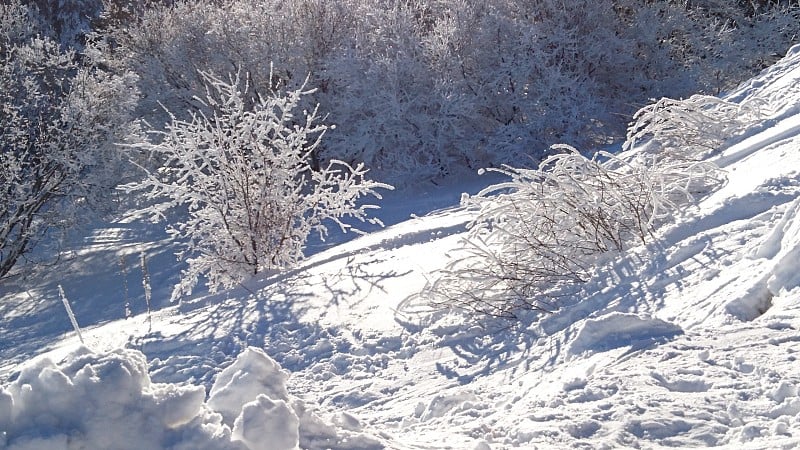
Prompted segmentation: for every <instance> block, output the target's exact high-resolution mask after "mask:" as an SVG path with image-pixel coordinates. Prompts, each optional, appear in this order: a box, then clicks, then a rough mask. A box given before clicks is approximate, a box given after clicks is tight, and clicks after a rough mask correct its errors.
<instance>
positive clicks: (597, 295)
mask: <svg viewBox="0 0 800 450" xmlns="http://www.w3.org/2000/svg"><path fill="white" fill-rule="evenodd" d="M727 99H728V100H730V101H734V102H739V103H742V104H744V103H747V104H750V105H756V104H757V105H759V107H760V108H761V109H762V111H763V112H764V113H765V118H764V120H763V121H762V122H760V123H759V124H757V125H756V126H754V127H751V128H749V129H748V130H746V132H745V133H744V134H742V135H739V136H734V137H731V139H730V140H729V142H727V143H726V144H725V146H724V147H723V148H721V149H719V151H717V152H715V153H714V156H713V157H711V160H712V161H713V162H715V163H716V164H718V165H719V166H720V167H721V168H722V169H723V170H724V171H725V176H726V181H725V183H724V185H722V186H721V187H720V188H719V189H718V190H716V191H715V192H713V193H712V194H711V195H709V196H708V197H706V198H704V199H702V201H700V202H699V204H697V205H696V206H694V207H691V208H688V209H687V210H686V211H684V214H683V215H682V216H681V217H678V218H676V220H675V221H674V222H673V223H672V224H670V225H667V226H665V227H663V228H662V229H660V230H659V231H658V233H657V234H658V238H659V239H658V240H657V241H656V242H655V243H653V244H652V245H648V246H647V247H640V248H635V249H633V250H632V251H629V252H627V253H625V254H622V255H619V257H617V258H611V259H610V260H609V261H608V262H605V263H602V264H600V263H598V266H597V267H596V268H595V271H594V277H593V278H592V280H590V281H589V282H588V283H587V284H586V286H585V288H584V289H583V292H582V293H581V295H580V296H577V297H575V298H573V299H571V300H567V301H565V302H564V306H563V307H562V308H561V309H560V310H558V311H556V312H554V313H552V314H545V315H531V316H530V317H526V318H523V320H522V321H521V322H520V323H518V324H515V326H505V327H502V326H500V324H496V325H495V326H494V327H492V328H491V329H487V328H484V327H481V326H479V325H475V324H473V323H471V322H465V321H464V320H463V317H462V316H460V315H458V314H455V313H448V312H436V311H431V310H430V308H429V307H427V306H426V304H425V298H421V297H420V296H419V295H418V294H419V292H421V291H422V289H423V287H424V286H425V285H426V283H427V282H428V280H429V279H430V277H431V276H432V274H434V273H435V271H436V270H438V269H441V268H443V267H444V266H445V264H447V262H448V253H449V252H451V251H453V250H454V249H457V248H458V247H459V245H460V239H462V237H463V233H464V226H465V224H466V223H467V222H469V220H470V219H471V218H472V214H473V213H472V212H470V211H467V210H464V209H462V208H459V207H457V206H453V207H451V208H441V207H443V206H445V205H456V204H457V199H458V196H459V194H460V192H461V190H465V189H471V190H473V191H474V189H475V185H474V184H472V183H474V182H472V181H471V182H470V184H472V185H470V186H467V185H466V184H463V185H456V186H450V187H447V188H444V187H438V188H433V187H431V188H430V189H427V190H426V189H422V188H418V189H417V190H416V191H414V192H413V193H409V191H405V192H401V193H391V194H389V195H388V199H387V201H386V203H385V207H384V208H385V209H384V212H383V214H384V216H385V219H386V220H385V221H386V222H387V223H393V225H391V226H389V227H387V228H386V229H384V230H380V231H375V232H372V233H371V234H368V235H366V236H363V237H359V238H357V239H354V240H350V241H347V242H344V241H337V242H342V243H337V244H336V245H328V246H327V247H323V246H322V245H318V246H317V249H318V252H317V253H316V254H314V255H313V256H312V257H310V258H309V259H308V260H307V261H306V262H305V264H303V266H302V267H299V268H297V269H296V270H291V271H288V272H287V273H284V274H281V275H278V276H271V277H266V278H263V279H254V280H251V281H249V282H248V283H247V284H246V285H244V286H242V287H241V288H238V289H234V290H231V291H227V292H223V293H221V294H217V295H214V296H208V295H207V296H198V297H195V298H192V299H188V300H186V301H183V302H182V303H181V304H180V305H167V304H165V299H166V298H167V297H168V295H169V289H170V287H171V286H170V284H171V283H173V282H174V281H175V277H176V273H177V271H178V270H180V266H179V265H176V264H175V263H174V262H173V261H172V259H171V256H170V250H169V246H168V245H167V244H168V243H167V242H165V240H164V236H163V235H160V234H159V233H158V232H155V231H153V230H152V229H149V228H146V227H143V226H142V225H135V224H122V223H120V224H115V225H112V226H108V227H106V228H103V229H100V230H97V232H96V233H95V234H94V235H93V236H91V237H90V238H87V239H86V241H85V242H83V243H82V244H80V245H77V246H76V247H75V248H74V249H73V251H72V253H71V256H70V257H69V258H67V259H66V260H65V261H63V262H62V263H60V265H58V266H55V267H54V268H52V269H45V270H41V271H38V272H35V273H30V274H27V276H26V277H24V278H20V279H13V280H10V282H8V283H6V284H5V285H4V286H2V287H0V296H2V298H0V381H2V382H3V386H4V387H3V389H2V390H0V447H2V448H11V449H51V448H53V449H61V448H68V449H78V448H81V449H83V448H98V449H100V448H102V449H144V448H147V449H159V448H171V449H172V448H174V449H225V448H241V449H245V448H249V449H286V448H295V447H297V446H299V447H300V448H309V449H321V448H333V449H378V448H388V449H440V448H452V449H481V450H483V449H503V448H534V447H537V448H620V447H629V448H658V447H690V446H691V447H711V446H723V447H727V448H737V449H738V448H794V447H797V446H800V362H798V361H797V358H798V357H800V331H798V330H800V217H799V216H798V211H800V46H798V47H794V48H793V49H792V50H790V51H789V53H788V54H787V57H786V58H785V59H784V60H782V61H781V62H779V63H778V64H776V65H775V66H773V67H771V68H769V69H768V70H766V71H765V72H764V73H763V74H761V75H760V76H759V77H756V78H755V79H753V80H751V81H750V82H748V83H745V84H744V85H742V87H741V88H740V89H738V90H737V91H735V92H733V93H731V94H729V95H728V96H727ZM484 182H485V181H484ZM404 202H405V203H404ZM437 208H440V209H437ZM431 210H433V212H430V213H428V214H425V215H420V216H417V215H419V214H422V213H423V212H428V211H431ZM411 213H414V214H417V215H415V216H413V217H409V215H410V214H411ZM141 252H145V253H146V255H147V259H146V261H147V264H148V266H149V272H150V279H151V284H152V286H153V305H152V308H153V311H152V313H150V314H147V313H146V311H145V306H144V300H143V288H142V284H141V279H142V272H141V268H140V267H141V266H140V263H139V255H140V253H141ZM121 256H125V258H121ZM123 267H124V268H125V269H124V270H123ZM59 284H60V285H62V286H63V289H64V292H65V294H66V296H67V297H68V298H69V300H70V302H71V303H72V304H73V307H74V309H75V313H76V316H77V320H78V322H79V323H80V324H81V325H83V330H82V335H83V339H84V345H81V344H80V343H79V341H78V337H77V335H76V334H75V333H74V332H72V328H71V325H70V322H69V318H68V316H67V314H66V313H65V312H64V310H63V307H62V305H61V300H60V298H59V296H58V290H57V286H58V285H59ZM126 299H127V300H128V302H129V303H130V310H131V311H132V312H133V313H134V316H133V317H131V318H128V319H125V318H124V316H125V303H126Z"/></svg>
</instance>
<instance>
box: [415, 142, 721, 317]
mask: <svg viewBox="0 0 800 450" xmlns="http://www.w3.org/2000/svg"><path fill="white" fill-rule="evenodd" d="M556 149H557V150H560V151H562V152H561V153H558V154H555V155H553V156H550V157H548V158H546V159H545V160H543V161H542V163H541V164H540V165H539V168H538V169H535V170H533V169H515V168H505V169H498V170H497V171H498V172H501V173H503V174H505V175H508V176H509V177H510V180H509V181H508V182H505V183H500V184H497V185H493V186H490V187H488V188H486V189H484V190H483V191H481V192H479V193H478V194H477V195H476V196H474V197H467V198H465V199H464V204H465V205H467V206H469V207H474V208H477V209H478V210H479V213H478V216H477V218H476V219H475V220H474V221H473V222H472V223H471V224H470V225H469V228H470V232H469V234H468V237H467V238H466V239H465V240H464V250H463V251H461V252H460V253H459V254H458V255H457V256H456V257H455V258H454V259H453V261H452V262H451V263H450V264H449V266H448V267H447V268H446V270H444V271H443V272H442V273H441V274H440V275H439V277H438V278H437V279H436V281H435V282H434V283H432V284H431V285H430V286H429V287H428V292H427V295H430V296H431V298H433V301H434V303H436V304H438V305H440V306H456V307H458V308H463V309H466V310H467V311H469V312H472V313H477V314H479V315H489V316H497V317H504V318H514V317H516V314H517V313H518V312H519V311H520V310H539V311H551V310H554V309H557V308H558V302H557V300H558V298H559V297H561V296H568V295H572V294H574V293H575V292H576V290H577V289H579V288H580V285H581V283H583V282H585V281H587V280H588V279H589V276H590V274H591V269H592V264H593V263H594V262H596V260H597V256H598V255H600V254H603V253H607V252H610V251H614V252H620V251H623V250H625V249H627V248H628V247H630V246H632V245H637V244H640V243H644V242H646V241H647V240H648V239H649V238H650V236H651V233H652V231H653V229H654V228H655V226H656V225H657V224H658V223H659V222H661V221H663V220H665V219H667V218H668V217H669V216H670V215H671V214H674V213H675V212H676V211H677V209H678V207H679V206H680V205H684V204H686V203H688V202H690V201H691V200H692V198H693V197H692V192H693V191H695V190H696V189H697V188H696V186H708V185H710V184H713V183H714V182H715V180H716V172H715V169H714V167H713V166H712V165H710V164H708V163H704V162H686V161H669V160H662V159H652V158H642V157H640V156H636V157H634V158H627V157H617V156H614V155H612V154H609V153H606V152H599V153H597V154H596V155H595V156H594V157H593V158H587V157H585V156H582V155H581V154H580V153H578V151H577V150H575V149H574V148H572V147H569V146H557V147H556Z"/></svg>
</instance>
